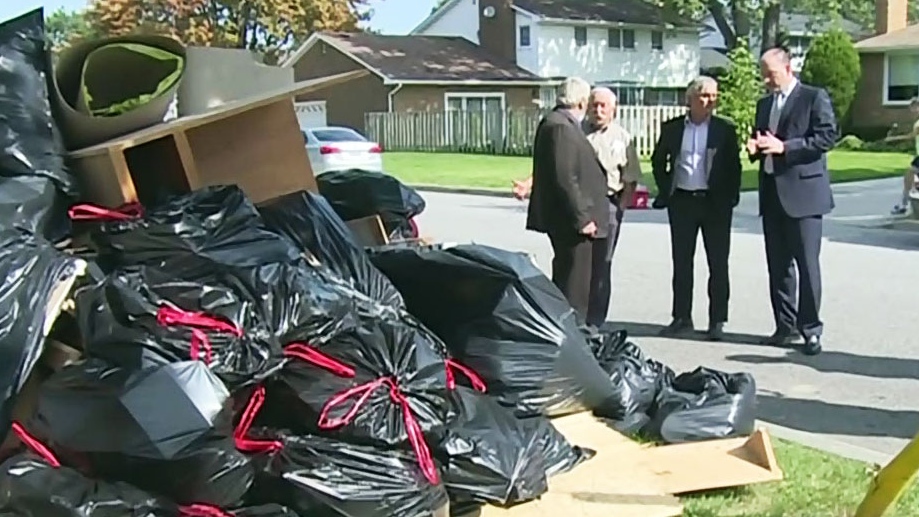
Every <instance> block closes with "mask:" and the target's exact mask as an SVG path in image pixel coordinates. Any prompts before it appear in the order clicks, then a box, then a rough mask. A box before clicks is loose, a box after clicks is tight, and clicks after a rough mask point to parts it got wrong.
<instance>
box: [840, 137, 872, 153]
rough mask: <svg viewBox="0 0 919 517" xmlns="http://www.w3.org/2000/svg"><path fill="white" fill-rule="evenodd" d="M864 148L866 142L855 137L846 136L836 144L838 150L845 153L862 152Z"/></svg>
mask: <svg viewBox="0 0 919 517" xmlns="http://www.w3.org/2000/svg"><path fill="white" fill-rule="evenodd" d="M864 146H865V142H864V141H863V140H862V139H861V138H859V137H857V136H855V135H846V136H844V137H842V138H840V139H839V141H838V142H836V149H842V150H844V151H861V150H862V148H863V147H864Z"/></svg>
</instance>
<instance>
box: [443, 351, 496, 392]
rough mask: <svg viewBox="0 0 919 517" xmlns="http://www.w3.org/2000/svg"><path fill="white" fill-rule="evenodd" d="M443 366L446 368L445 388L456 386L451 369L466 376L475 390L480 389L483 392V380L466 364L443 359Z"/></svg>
mask: <svg viewBox="0 0 919 517" xmlns="http://www.w3.org/2000/svg"><path fill="white" fill-rule="evenodd" d="M444 367H445V368H446V370H447V388H449V389H451V390H452V389H455V388H456V376H455V375H454V373H453V370H458V371H459V372H460V373H462V374H463V375H465V376H466V378H468V379H469V382H470V383H472V388H473V389H474V390H476V391H481V392H482V393H485V390H486V386H485V381H483V380H482V378H481V377H479V375H478V374H477V373H475V372H474V371H472V368H469V367H468V366H464V365H462V364H460V363H458V362H456V361H454V360H453V359H447V360H446V361H444Z"/></svg>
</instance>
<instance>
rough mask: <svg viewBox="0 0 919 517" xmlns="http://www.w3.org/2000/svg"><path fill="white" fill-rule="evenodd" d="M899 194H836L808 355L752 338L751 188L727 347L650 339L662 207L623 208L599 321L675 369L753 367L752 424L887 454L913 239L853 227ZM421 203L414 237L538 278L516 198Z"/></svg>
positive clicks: (742, 214)
mask: <svg viewBox="0 0 919 517" xmlns="http://www.w3.org/2000/svg"><path fill="white" fill-rule="evenodd" d="M898 191H899V180H897V179H890V180H879V181H873V182H864V183H857V184H855V183H853V184H845V185H840V186H838V187H836V189H835V194H836V196H835V197H836V203H837V208H836V210H835V211H834V213H833V214H832V216H831V217H830V218H829V219H828V220H827V222H826V224H825V228H824V236H825V239H824V247H823V252H822V265H823V282H824V298H823V309H822V318H823V320H824V322H825V328H826V331H825V332H826V334H825V336H824V340H825V343H824V353H823V354H821V355H819V356H817V357H806V356H804V355H802V354H800V353H798V352H796V351H793V350H788V349H780V348H773V347H767V346H762V345H758V344H756V342H757V340H758V339H759V338H760V337H761V336H764V335H766V334H769V333H771V332H772V330H773V322H772V316H771V310H770V307H769V298H768V292H767V282H766V264H765V256H764V251H763V239H762V234H761V228H760V221H759V218H758V217H757V203H756V198H755V196H756V194H755V193H745V194H743V199H742V201H741V204H740V206H739V207H738V209H737V211H736V213H735V218H734V234H733V242H732V251H731V262H730V267H731V282H732V284H731V291H732V294H731V315H730V321H729V322H728V324H727V326H726V332H727V341H726V342H722V343H710V342H707V341H702V340H695V339H664V338H659V337H657V336H656V335H655V334H656V332H657V330H658V329H659V326H660V325H663V324H666V323H667V322H668V321H669V319H670V246H669V236H668V228H667V224H666V215H665V213H663V212H660V211H653V210H641V211H633V212H630V213H627V214H626V221H625V226H624V227H623V231H622V235H621V238H620V244H619V248H618V250H617V254H616V257H615V262H614V266H613V274H614V290H615V291H614V294H613V303H612V308H611V310H610V316H609V319H610V321H612V322H614V324H615V325H617V326H625V327H626V328H628V329H629V330H630V331H631V332H632V335H633V337H634V340H635V342H636V343H638V344H639V345H640V346H641V347H642V348H643V349H645V350H646V351H647V352H648V353H649V354H651V355H652V356H653V357H655V358H656V359H658V360H661V361H663V362H664V363H666V364H668V365H670V366H671V367H673V368H674V369H676V370H677V371H685V370H690V369H693V368H695V367H696V366H699V365H704V366H709V367H712V368H717V369H721V370H725V371H749V372H752V373H753V374H754V376H755V377H756V380H757V384H758V387H759V402H758V404H759V416H760V418H761V419H762V420H765V421H767V422H772V423H775V424H778V425H781V426H783V427H787V428H791V429H794V430H799V431H802V432H806V433H814V434H815V435H817V436H818V437H826V438H830V439H835V440H838V441H841V442H843V443H844V444H849V445H852V446H856V447H860V448H865V449H870V450H871V451H876V452H878V453H882V454H883V455H884V456H887V455H890V454H894V453H896V452H897V451H898V450H899V449H900V448H901V447H902V446H903V445H904V444H905V443H906V441H907V440H908V439H909V438H911V437H912V436H913V435H914V434H916V433H917V431H919V399H917V398H916V397H915V395H916V394H917V393H919V329H917V314H919V297H917V296H916V292H917V287H919V231H916V232H909V231H902V230H899V231H898V230H888V229H877V228H866V227H865V226H866V225H868V226H871V225H876V223H877V221H878V219H880V218H883V216H884V214H886V213H887V212H888V210H889V209H890V207H891V206H892V204H893V203H894V202H895V201H896V200H897V198H898V195H897V192H898ZM424 197H425V199H426V200H427V204H428V206H427V209H426V211H425V213H424V214H423V215H422V216H421V217H420V226H421V229H422V233H423V234H425V235H427V236H431V237H433V238H435V239H437V240H439V241H441V242H458V243H465V242H477V243H481V244H488V245H492V246H497V247H501V248H505V249H512V250H521V251H526V252H529V253H532V254H534V255H535V257H536V260H537V262H538V263H539V265H540V266H541V267H542V268H543V269H544V270H545V271H548V270H549V269H548V267H549V264H550V261H551V250H550V247H549V245H548V241H547V239H546V238H545V237H544V236H542V235H538V234H535V233H532V232H527V231H524V220H525V210H526V204H525V203H522V202H518V201H516V200H513V199H508V198H495V197H483V196H470V195H459V194H444V193H424ZM917 229H919V227H917ZM697 253H698V255H697V257H696V292H695V302H694V317H695V322H696V326H697V327H699V328H700V329H701V328H704V326H705V325H706V324H707V321H706V311H707V299H706V293H705V282H706V277H707V274H706V267H705V258H704V252H703V251H702V246H701V239H700V242H699V246H698V252H697Z"/></svg>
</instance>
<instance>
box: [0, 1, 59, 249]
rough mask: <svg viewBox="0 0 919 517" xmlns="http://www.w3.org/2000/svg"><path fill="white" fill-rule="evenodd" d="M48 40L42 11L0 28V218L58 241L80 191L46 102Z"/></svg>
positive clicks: (48, 75) (48, 69)
mask: <svg viewBox="0 0 919 517" xmlns="http://www.w3.org/2000/svg"><path fill="white" fill-rule="evenodd" d="M45 41H46V39H45V27H44V11H43V10H42V9H36V10H34V11H31V12H29V13H26V14H24V15H22V16H19V17H18V18H13V19H11V20H7V21H6V22H3V23H2V24H0V56H3V66H0V113H2V114H3V116H2V117H0V192H3V195H2V196H0V220H2V221H3V222H4V224H5V225H6V227H8V228H16V229H19V230H22V231H25V232H27V233H31V234H35V235H39V236H41V237H44V238H46V239H48V240H50V241H52V242H57V241H59V240H62V239H63V238H65V237H66V236H68V235H69V234H70V224H69V221H68V220H67V212H66V208H67V206H68V205H69V204H70V203H71V199H73V198H74V197H76V193H77V189H76V183H75V181H74V179H73V177H72V176H71V175H70V174H69V172H68V170H67V167H66V166H65V165H64V145H63V141H62V140H61V137H60V134H59V133H58V130H57V125H56V124H55V122H54V118H53V117H52V115H51V109H50V104H49V102H48V92H49V90H48V78H50V77H51V76H52V71H51V60H50V55H49V52H48V50H47V48H46V43H45ZM17 201H18V203H17Z"/></svg>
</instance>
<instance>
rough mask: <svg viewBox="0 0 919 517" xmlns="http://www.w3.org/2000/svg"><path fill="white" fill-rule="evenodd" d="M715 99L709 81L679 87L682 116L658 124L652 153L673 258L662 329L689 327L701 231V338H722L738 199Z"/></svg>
mask: <svg viewBox="0 0 919 517" xmlns="http://www.w3.org/2000/svg"><path fill="white" fill-rule="evenodd" d="M717 99H718V83H717V82H716V81H715V80H714V79H712V78H711V77H705V76H702V77H699V78H697V79H695V80H693V81H692V82H691V83H690V84H689V87H688V88H687V90H686V101H687V104H688V106H689V109H688V112H687V114H686V115H685V116H681V117H676V118H673V119H671V120H668V121H667V122H664V124H663V125H662V126H661V134H660V138H659V139H658V141H657V145H656V146H655V148H654V152H653V154H652V156H651V166H652V170H653V172H654V180H655V183H657V191H658V195H657V198H656V199H655V206H657V207H661V208H663V207H666V208H667V216H668V219H669V221H670V250H671V256H672V261H673V279H672V288H673V307H672V316H673V321H671V322H670V324H669V325H668V326H666V327H665V328H664V329H663V330H661V335H664V336H673V335H677V334H680V333H682V332H687V331H692V330H694V327H693V322H692V294H693V259H694V258H695V255H696V241H697V240H698V235H699V231H700V230H701V232H702V244H703V245H704V246H705V256H706V259H707V260H708V275H709V276H708V298H709V309H708V337H709V339H711V340H713V341H720V340H721V339H723V338H724V323H725V322H726V321H727V319H728V298H729V297H730V284H729V279H728V256H729V255H730V251H731V221H732V218H733V212H734V207H735V206H736V205H737V202H738V200H739V199H740V172H741V165H740V145H739V144H738V141H737V131H736V129H735V127H734V125H733V124H732V123H731V122H730V121H728V120H727V119H724V118H721V117H718V116H715V115H712V111H713V110H714V108H715V103H716V101H717Z"/></svg>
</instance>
